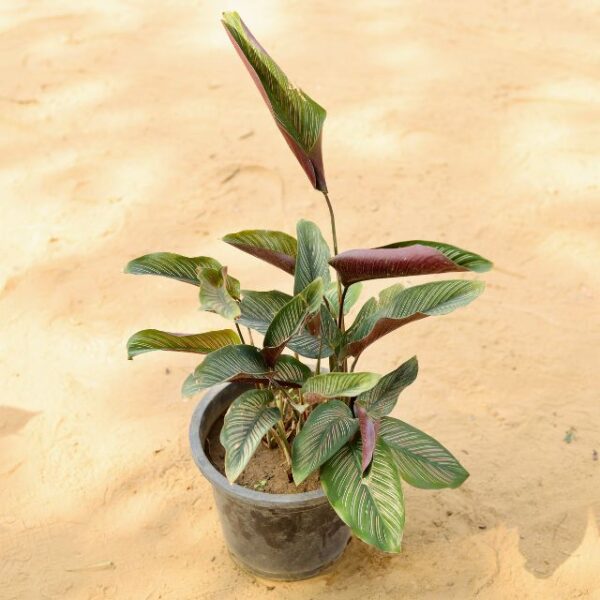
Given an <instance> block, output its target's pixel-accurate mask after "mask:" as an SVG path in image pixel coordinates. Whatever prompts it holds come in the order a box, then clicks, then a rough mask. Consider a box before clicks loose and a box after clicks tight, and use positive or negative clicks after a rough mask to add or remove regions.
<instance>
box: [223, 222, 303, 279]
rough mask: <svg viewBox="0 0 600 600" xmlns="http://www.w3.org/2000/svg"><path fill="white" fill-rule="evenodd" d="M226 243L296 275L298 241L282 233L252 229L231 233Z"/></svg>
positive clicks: (225, 240) (227, 236) (226, 238)
mask: <svg viewBox="0 0 600 600" xmlns="http://www.w3.org/2000/svg"><path fill="white" fill-rule="evenodd" d="M223 241H224V242H227V243H228V244H231V245H232V246H235V247H236V248H239V249H240V250H242V251H244V252H247V253H248V254H251V255H252V256H256V257H257V258H260V259H262V260H264V261H265V262H268V263H270V264H272V265H274V266H276V267H279V268H280V269H283V270H284V271H286V272H288V273H290V274H291V275H293V274H294V269H295V267H296V251H297V243H296V239H295V238H293V237H292V236H291V235H288V234H287V233H283V232H282V231H269V230H267V229H251V230H246V231H240V232H238V233H230V234H229V235H226V236H225V237H224V238H223Z"/></svg>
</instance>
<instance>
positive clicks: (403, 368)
mask: <svg viewBox="0 0 600 600" xmlns="http://www.w3.org/2000/svg"><path fill="white" fill-rule="evenodd" d="M418 371H419V363H418V362H417V357H416V356H413V357H412V358H411V359H409V360H407V361H406V362H405V363H403V364H402V365H400V366H399V367H398V368H397V369H395V370H394V371H392V372H391V373H388V374H387V375H384V376H383V377H382V378H381V379H380V380H379V382H378V383H377V385H376V386H375V387H374V388H371V389H370V390H369V391H368V392H364V393H363V394H361V395H360V396H358V397H357V398H356V403H355V406H361V407H363V408H364V409H365V411H366V413H367V414H368V415H369V416H370V417H372V418H374V419H379V418H381V417H383V416H385V415H388V414H390V413H391V412H392V410H393V409H394V406H396V402H397V401H398V396H399V395H400V393H401V392H402V390H404V388H406V387H408V386H409V385H410V384H411V383H412V382H413V381H414V380H415V379H416V378H417V373H418Z"/></svg>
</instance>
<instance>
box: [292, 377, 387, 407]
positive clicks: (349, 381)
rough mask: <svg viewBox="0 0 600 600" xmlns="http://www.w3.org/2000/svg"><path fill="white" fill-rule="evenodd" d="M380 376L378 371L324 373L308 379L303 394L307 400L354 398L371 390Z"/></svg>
mask: <svg viewBox="0 0 600 600" xmlns="http://www.w3.org/2000/svg"><path fill="white" fill-rule="evenodd" d="M380 377H381V375H377V373H323V374H321V375H315V376H314V377H311V378H310V379H308V380H307V381H306V383H305V384H304V385H303V386H302V394H303V395H304V399H305V400H306V401H307V402H319V401H321V400H326V399H329V398H338V397H345V398H352V397H354V396H358V395H359V394H362V393H363V392H366V391H368V390H370V389H371V388H372V387H373V386H374V385H375V384H376V383H377V382H378V381H379V379H380Z"/></svg>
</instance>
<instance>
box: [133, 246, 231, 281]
mask: <svg viewBox="0 0 600 600" xmlns="http://www.w3.org/2000/svg"><path fill="white" fill-rule="evenodd" d="M221 266H222V265H221V263H219V261H217V260H215V259H214V258H210V257H209V256H196V257H193V258H189V257H187V256H182V255H181V254H174V253H172V252H155V253H153V254H145V255H144V256H140V257H139V258H135V259H134V260H132V261H130V262H129V263H127V266H126V267H125V273H132V274H133V275H160V276H161V277H168V278H169V279H176V280H177V281H183V282H185V283H191V284H192V285H197V286H199V285H200V281H199V280H198V270H199V269H205V268H207V269H217V270H218V269H220V268H221Z"/></svg>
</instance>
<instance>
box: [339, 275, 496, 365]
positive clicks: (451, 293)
mask: <svg viewBox="0 0 600 600" xmlns="http://www.w3.org/2000/svg"><path fill="white" fill-rule="evenodd" d="M484 287H485V285H484V283H483V282H481V281H463V280H456V279H453V280H447V281H436V282H433V283H425V284H423V285H416V286H414V287H411V288H408V289H402V288H400V287H398V286H392V288H389V289H388V290H383V291H382V292H381V294H380V295H379V300H376V299H374V298H371V300H369V302H367V303H366V304H365V306H364V307H363V309H362V310H361V311H360V312H359V314H358V315H357V317H356V321H355V322H354V323H353V324H352V327H350V329H349V330H348V331H347V333H346V347H345V353H346V355H350V356H357V355H359V354H360V353H361V352H362V351H363V350H364V349H365V348H366V347H367V346H369V345H370V344H372V343H373V342H375V341H376V340H378V339H379V338H380V337H382V336H384V335H386V334H388V333H390V332H391V331H394V330H395V329H397V328H398V327H402V326H403V325H406V324H408V323H411V322H412V321H417V320H419V319H424V318H425V317H428V316H435V315H445V314H447V313H450V312H452V311H453V310H455V309H456V308H459V307H461V306H466V305H467V304H469V303H470V302H472V301H473V300H475V298H477V297H478V296H479V295H480V294H481V293H482V292H483V289H484Z"/></svg>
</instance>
